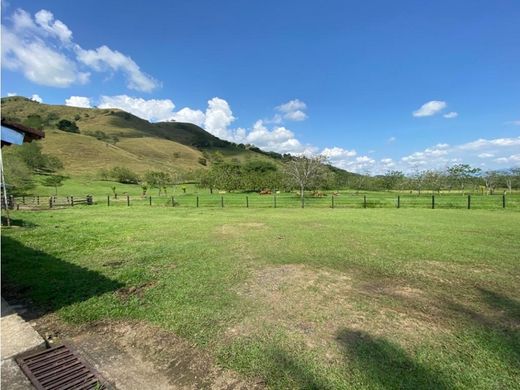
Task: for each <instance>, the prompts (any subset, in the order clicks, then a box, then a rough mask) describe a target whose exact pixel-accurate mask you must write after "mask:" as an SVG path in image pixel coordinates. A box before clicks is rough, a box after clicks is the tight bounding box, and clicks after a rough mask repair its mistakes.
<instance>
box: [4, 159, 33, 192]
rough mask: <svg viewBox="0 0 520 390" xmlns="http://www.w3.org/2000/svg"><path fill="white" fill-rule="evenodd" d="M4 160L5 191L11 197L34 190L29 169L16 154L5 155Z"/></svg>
mask: <svg viewBox="0 0 520 390" xmlns="http://www.w3.org/2000/svg"><path fill="white" fill-rule="evenodd" d="M6 154H7V156H4V157H7V158H4V176H5V181H6V185H7V191H8V193H9V194H11V195H15V196H16V195H23V194H25V193H26V192H27V191H29V190H31V189H33V188H34V181H33V179H32V172H31V169H30V168H29V167H28V166H27V164H26V163H25V162H24V161H23V159H22V158H21V157H20V156H18V155H17V154H13V153H6Z"/></svg>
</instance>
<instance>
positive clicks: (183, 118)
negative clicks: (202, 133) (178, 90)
mask: <svg viewBox="0 0 520 390" xmlns="http://www.w3.org/2000/svg"><path fill="white" fill-rule="evenodd" d="M170 120H174V121H176V122H187V123H193V124H195V125H197V126H204V121H205V120H206V114H204V113H203V112H202V111H201V110H193V109H191V108H189V107H184V108H182V109H180V110H179V111H177V112H176V113H174V114H173V116H172V117H171V118H170Z"/></svg>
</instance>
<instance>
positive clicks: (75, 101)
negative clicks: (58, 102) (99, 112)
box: [65, 96, 92, 108]
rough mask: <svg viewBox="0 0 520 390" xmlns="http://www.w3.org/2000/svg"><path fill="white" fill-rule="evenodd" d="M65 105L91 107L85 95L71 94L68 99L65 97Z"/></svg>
mask: <svg viewBox="0 0 520 390" xmlns="http://www.w3.org/2000/svg"><path fill="white" fill-rule="evenodd" d="M65 105H66V106H70V107H81V108H90V107H92V105H91V103H90V99H89V98H88V97H85V96H71V97H70V98H68V99H65Z"/></svg>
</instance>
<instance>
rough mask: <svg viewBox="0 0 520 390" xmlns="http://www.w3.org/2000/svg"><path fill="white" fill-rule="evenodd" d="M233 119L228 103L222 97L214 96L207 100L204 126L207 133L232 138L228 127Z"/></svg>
mask: <svg viewBox="0 0 520 390" xmlns="http://www.w3.org/2000/svg"><path fill="white" fill-rule="evenodd" d="M234 120H235V117H234V116H233V112H232V111H231V108H230V107H229V104H228V102H227V101H225V100H224V99H221V98H218V97H214V98H213V99H211V100H209V101H208V108H207V109H206V118H205V119H204V128H205V129H206V131H208V132H209V133H211V134H213V135H214V136H216V137H219V138H222V139H230V138H232V134H231V133H230V131H229V129H228V127H229V125H230V124H231V123H232V122H233V121H234Z"/></svg>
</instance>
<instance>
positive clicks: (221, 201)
mask: <svg viewBox="0 0 520 390" xmlns="http://www.w3.org/2000/svg"><path fill="white" fill-rule="evenodd" d="M220 207H224V197H223V196H221V197H220Z"/></svg>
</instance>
